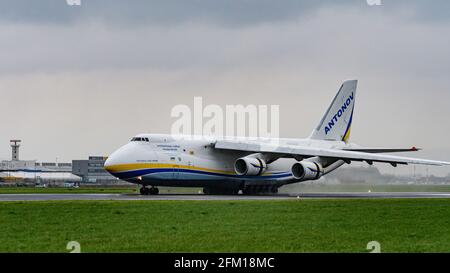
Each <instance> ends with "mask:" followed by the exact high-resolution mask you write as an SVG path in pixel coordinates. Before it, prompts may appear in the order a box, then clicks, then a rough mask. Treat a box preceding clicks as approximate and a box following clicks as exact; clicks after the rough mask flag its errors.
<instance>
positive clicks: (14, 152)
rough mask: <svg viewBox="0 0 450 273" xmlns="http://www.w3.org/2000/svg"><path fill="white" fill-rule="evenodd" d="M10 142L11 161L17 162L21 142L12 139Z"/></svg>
mask: <svg viewBox="0 0 450 273" xmlns="http://www.w3.org/2000/svg"><path fill="white" fill-rule="evenodd" d="M10 142H11V148H12V161H19V147H20V143H21V142H22V140H17V139H13V140H11V141H10Z"/></svg>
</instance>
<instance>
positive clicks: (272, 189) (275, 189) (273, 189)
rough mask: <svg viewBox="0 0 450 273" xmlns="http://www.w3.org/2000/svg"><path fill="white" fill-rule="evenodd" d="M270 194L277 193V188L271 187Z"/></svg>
mask: <svg viewBox="0 0 450 273" xmlns="http://www.w3.org/2000/svg"><path fill="white" fill-rule="evenodd" d="M270 193H278V187H277V186H273V187H272V188H270Z"/></svg>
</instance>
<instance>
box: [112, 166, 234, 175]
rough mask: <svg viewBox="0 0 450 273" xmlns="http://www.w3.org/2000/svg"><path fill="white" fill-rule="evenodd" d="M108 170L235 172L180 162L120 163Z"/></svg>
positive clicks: (114, 171)
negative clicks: (181, 163)
mask: <svg viewBox="0 0 450 273" xmlns="http://www.w3.org/2000/svg"><path fill="white" fill-rule="evenodd" d="M105 169H106V170H107V171H108V172H111V173H120V172H129V171H138V170H145V169H188V170H196V171H205V172H213V173H220V174H235V173H234V172H231V171H224V170H214V169H208V168H201V167H195V166H188V165H180V164H167V163H133V164H120V165H113V166H108V167H105Z"/></svg>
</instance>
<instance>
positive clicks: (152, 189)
mask: <svg viewBox="0 0 450 273" xmlns="http://www.w3.org/2000/svg"><path fill="white" fill-rule="evenodd" d="M149 192H150V194H151V195H157V194H159V189H158V188H156V187H151V188H150V189H149Z"/></svg>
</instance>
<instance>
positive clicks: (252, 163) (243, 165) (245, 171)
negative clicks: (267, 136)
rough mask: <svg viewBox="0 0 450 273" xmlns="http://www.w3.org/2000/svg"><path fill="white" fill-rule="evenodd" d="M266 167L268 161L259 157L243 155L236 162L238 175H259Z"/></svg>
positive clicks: (235, 167) (235, 166)
mask: <svg viewBox="0 0 450 273" xmlns="http://www.w3.org/2000/svg"><path fill="white" fill-rule="evenodd" d="M266 169H267V164H266V161H265V160H264V159H261V158H258V157H251V156H246V157H241V158H239V159H238V160H236V162H235V163H234V171H235V172H236V173H237V174H238V175H250V176H259V175H262V174H263V173H264V172H265V171H266Z"/></svg>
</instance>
